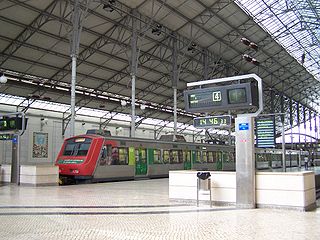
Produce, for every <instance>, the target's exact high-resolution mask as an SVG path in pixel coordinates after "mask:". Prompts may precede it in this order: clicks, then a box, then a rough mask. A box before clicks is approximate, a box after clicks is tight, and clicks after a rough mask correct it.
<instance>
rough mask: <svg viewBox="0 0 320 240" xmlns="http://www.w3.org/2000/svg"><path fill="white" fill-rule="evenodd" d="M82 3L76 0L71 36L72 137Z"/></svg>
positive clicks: (72, 131)
mask: <svg viewBox="0 0 320 240" xmlns="http://www.w3.org/2000/svg"><path fill="white" fill-rule="evenodd" d="M80 11H81V9H80V3H79V0H76V1H74V9H73V16H72V26H73V29H72V38H71V49H70V50H71V54H70V56H71V59H72V71H71V103H70V105H71V106H70V107H71V109H70V110H71V119H70V137H72V136H74V134H75V118H76V110H75V107H76V106H75V102H76V100H75V99H76V78H77V76H76V74H77V57H78V52H79V43H80V33H81V24H80V22H81V21H80V16H81V14H80Z"/></svg>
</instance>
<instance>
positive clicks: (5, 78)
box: [0, 73, 8, 83]
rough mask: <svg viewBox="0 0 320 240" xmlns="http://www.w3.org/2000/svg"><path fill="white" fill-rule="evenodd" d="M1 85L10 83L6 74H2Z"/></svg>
mask: <svg viewBox="0 0 320 240" xmlns="http://www.w3.org/2000/svg"><path fill="white" fill-rule="evenodd" d="M0 75H1V77H0V83H6V82H7V81H8V79H7V77H6V76H5V75H4V73H0Z"/></svg>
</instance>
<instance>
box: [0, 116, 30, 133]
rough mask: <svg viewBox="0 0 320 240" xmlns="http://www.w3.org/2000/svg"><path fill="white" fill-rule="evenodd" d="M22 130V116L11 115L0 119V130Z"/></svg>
mask: <svg viewBox="0 0 320 240" xmlns="http://www.w3.org/2000/svg"><path fill="white" fill-rule="evenodd" d="M26 126H27V118H26V119H25V128H26ZM12 130H22V118H19V117H11V118H2V119H0V131H12Z"/></svg>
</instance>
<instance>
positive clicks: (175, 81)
mask: <svg viewBox="0 0 320 240" xmlns="http://www.w3.org/2000/svg"><path fill="white" fill-rule="evenodd" d="M172 58H173V59H172V65H173V66H172V88H173V122H174V127H173V128H174V134H173V140H174V141H175V140H176V135H177V86H178V71H179V70H178V63H177V61H178V49H177V39H176V38H175V37H174V38H173V56H172Z"/></svg>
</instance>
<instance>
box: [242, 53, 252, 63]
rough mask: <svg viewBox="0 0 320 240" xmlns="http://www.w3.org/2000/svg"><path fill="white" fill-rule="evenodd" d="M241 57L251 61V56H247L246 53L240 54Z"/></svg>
mask: <svg viewBox="0 0 320 240" xmlns="http://www.w3.org/2000/svg"><path fill="white" fill-rule="evenodd" d="M242 58H243V59H244V60H246V61H247V62H251V61H252V57H251V56H249V55H248V54H243V55H242Z"/></svg>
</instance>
